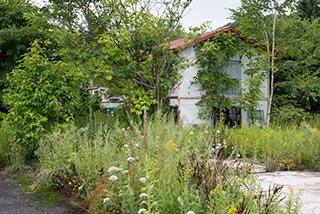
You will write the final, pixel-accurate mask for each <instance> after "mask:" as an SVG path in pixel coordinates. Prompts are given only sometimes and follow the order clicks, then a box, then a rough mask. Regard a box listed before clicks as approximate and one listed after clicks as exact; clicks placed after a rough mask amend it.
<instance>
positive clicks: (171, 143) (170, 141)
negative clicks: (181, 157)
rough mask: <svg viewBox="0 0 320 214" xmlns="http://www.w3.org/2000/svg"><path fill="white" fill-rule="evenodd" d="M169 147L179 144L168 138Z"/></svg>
mask: <svg viewBox="0 0 320 214" xmlns="http://www.w3.org/2000/svg"><path fill="white" fill-rule="evenodd" d="M166 146H167V147H168V148H176V147H177V144H175V143H174V141H173V140H168V142H167V145H166Z"/></svg>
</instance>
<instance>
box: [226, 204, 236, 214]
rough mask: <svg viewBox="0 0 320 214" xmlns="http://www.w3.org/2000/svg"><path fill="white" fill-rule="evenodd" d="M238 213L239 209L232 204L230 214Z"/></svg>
mask: <svg viewBox="0 0 320 214" xmlns="http://www.w3.org/2000/svg"><path fill="white" fill-rule="evenodd" d="M237 212H238V210H237V208H236V207H235V206H234V205H233V204H232V206H231V207H230V208H229V209H228V214H236V213H237Z"/></svg>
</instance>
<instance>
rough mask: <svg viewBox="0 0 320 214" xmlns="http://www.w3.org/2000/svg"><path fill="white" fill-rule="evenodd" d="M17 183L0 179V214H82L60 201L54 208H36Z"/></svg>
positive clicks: (7, 179) (35, 202)
mask: <svg viewBox="0 0 320 214" xmlns="http://www.w3.org/2000/svg"><path fill="white" fill-rule="evenodd" d="M22 190H23V187H22V186H21V185H20V184H18V183H17V181H15V180H13V179H9V178H3V177H0V214H83V213H84V211H82V210H81V209H79V208H75V207H72V206H71V205H70V204H68V203H67V202H64V201H61V203H59V204H58V205H57V206H55V207H50V208H48V207H43V206H40V207H37V201H31V200H28V195H27V193H26V192H23V191H22Z"/></svg>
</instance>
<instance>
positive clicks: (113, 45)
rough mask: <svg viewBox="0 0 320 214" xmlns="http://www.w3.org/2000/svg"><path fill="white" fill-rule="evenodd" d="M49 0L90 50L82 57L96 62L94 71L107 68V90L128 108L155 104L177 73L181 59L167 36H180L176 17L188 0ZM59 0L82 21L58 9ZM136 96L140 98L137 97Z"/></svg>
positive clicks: (182, 10)
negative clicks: (110, 77) (119, 97)
mask: <svg viewBox="0 0 320 214" xmlns="http://www.w3.org/2000/svg"><path fill="white" fill-rule="evenodd" d="M50 2H52V3H53V6H54V8H57V14H61V17H62V18H63V19H62V20H63V22H61V23H62V24H64V23H70V25H71V26H72V27H68V28H70V29H73V30H74V29H76V30H78V31H79V33H81V34H82V35H84V38H86V40H85V41H86V46H83V47H87V50H89V51H92V52H91V53H92V54H91V56H90V57H86V61H92V62H97V63H90V64H91V65H93V64H94V65H96V67H95V68H94V70H95V71H98V72H96V74H97V75H96V76H99V75H98V73H100V74H101V75H100V76H103V74H104V73H105V72H107V73H108V74H112V79H111V80H110V79H108V78H106V79H104V80H103V83H104V84H105V85H107V88H108V89H109V91H108V92H109V94H116V95H124V96H125V97H127V98H128V100H127V104H128V112H129V114H131V113H130V112H131V107H132V104H135V105H137V106H133V107H132V108H133V111H135V110H137V111H136V113H139V112H140V113H141V108H145V107H148V108H151V107H152V110H153V111H157V110H158V109H159V108H160V106H161V105H162V104H161V103H162V102H163V100H164V99H165V98H166V97H167V94H168V91H169V90H170V89H171V88H172V87H173V86H174V84H175V82H176V81H177V79H178V68H179V64H180V61H181V60H180V58H179V57H178V56H177V55H175V54H174V53H172V52H171V50H170V47H169V42H170V41H171V40H174V39H175V38H177V36H178V35H179V36H181V34H180V33H179V32H182V30H181V29H182V28H181V26H180V25H179V21H180V20H181V17H182V14H183V12H184V11H185V9H186V8H187V6H188V5H189V4H190V3H191V0H178V1H145V0H136V1H124V0H120V1H114V0H108V1H82V0H75V1H71V0H70V1H65V2H61V1H55V0H52V1H50ZM85 2H87V3H88V4H90V7H87V6H85ZM64 5H65V6H70V8H69V9H70V10H71V11H74V12H76V11H77V12H78V13H80V14H82V16H81V17H83V20H84V22H83V23H84V25H82V26H79V25H77V24H76V23H79V22H78V21H77V17H79V16H73V15H71V17H70V16H69V15H70V14H73V13H71V12H70V13H64V12H63V11H62V10H61V8H63V7H64ZM59 8H60V9H59ZM88 10H91V12H90V11H88ZM59 11H60V13H59ZM88 14H91V15H88ZM153 14H157V16H155V15H153ZM72 17H73V18H72ZM92 17H94V18H92ZM71 18H72V21H70V19H71ZM68 20H69V21H68ZM68 26H69V24H68ZM97 40H98V42H96V41H97ZM88 58H89V59H90V60H88ZM91 59H92V60H91ZM86 67H87V68H89V67H88V66H86ZM100 71H102V72H100ZM141 99H143V100H144V102H143V104H141V102H139V100H141ZM139 106H140V107H139ZM139 108H140V110H138V109H139Z"/></svg>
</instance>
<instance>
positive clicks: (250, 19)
mask: <svg viewBox="0 0 320 214" xmlns="http://www.w3.org/2000/svg"><path fill="white" fill-rule="evenodd" d="M292 3H293V0H285V1H278V0H261V1H256V0H241V6H240V7H239V8H237V9H234V10H231V11H232V14H233V15H232V16H233V19H234V20H235V21H236V22H237V23H239V25H240V27H239V29H240V30H241V31H242V32H243V33H244V35H245V36H246V37H247V38H254V39H256V40H257V41H259V42H260V43H261V44H263V45H265V46H266V47H267V50H268V52H269V53H270V55H269V56H266V59H269V60H270V65H269V68H266V69H267V70H269V69H270V75H269V76H270V84H269V96H268V111H267V124H269V123H270V115H271V105H272V100H273V94H274V75H275V73H276V72H277V70H278V69H277V67H276V66H275V57H276V47H277V46H276V44H277V43H276V35H277V29H278V28H277V20H278V19H279V17H281V16H285V13H286V12H287V11H288V10H291V9H292V7H293V6H292Z"/></svg>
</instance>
